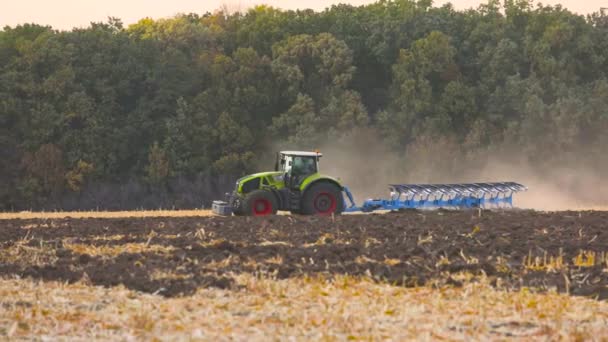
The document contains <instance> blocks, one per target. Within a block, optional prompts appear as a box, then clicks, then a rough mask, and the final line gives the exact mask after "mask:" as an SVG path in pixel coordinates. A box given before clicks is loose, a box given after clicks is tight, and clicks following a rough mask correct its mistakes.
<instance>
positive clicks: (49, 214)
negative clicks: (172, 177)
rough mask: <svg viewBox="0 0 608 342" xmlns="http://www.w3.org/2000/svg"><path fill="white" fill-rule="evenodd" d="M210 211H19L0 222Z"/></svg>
mask: <svg viewBox="0 0 608 342" xmlns="http://www.w3.org/2000/svg"><path fill="white" fill-rule="evenodd" d="M212 215H213V213H212V212H211V210H202V209H201V210H141V211H137V210H133V211H38V212H37V211H20V212H14V213H11V212H5V213H0V220H11V219H24V220H26V219H61V218H136V217H140V218H142V217H205V216H212Z"/></svg>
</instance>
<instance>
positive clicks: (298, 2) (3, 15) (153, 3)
mask: <svg viewBox="0 0 608 342" xmlns="http://www.w3.org/2000/svg"><path fill="white" fill-rule="evenodd" d="M372 2H375V0H307V1H302V0H170V1H166V0H0V28H2V27H4V26H6V25H9V26H15V25H18V24H23V23H32V22H33V23H37V24H42V25H51V26H53V27H54V28H56V29H71V28H72V27H75V26H76V27H86V26H88V25H89V23H90V22H91V21H95V22H99V21H106V19H107V17H109V16H112V17H118V18H121V19H122V21H123V22H124V23H125V24H132V23H134V22H136V21H137V20H139V19H141V18H144V17H151V18H155V19H156V18H163V17H170V16H173V15H175V14H178V13H190V12H194V13H199V14H202V13H205V12H207V11H211V12H212V11H214V10H215V9H218V8H220V7H221V6H222V5H226V6H228V8H229V9H231V10H235V9H239V8H240V9H242V10H245V9H247V8H249V7H250V6H252V5H256V4H260V3H264V4H268V5H271V6H274V7H280V8H286V9H296V8H313V9H315V10H322V9H324V8H326V7H328V6H331V5H332V4H337V3H350V4H353V5H362V4H368V3H372ZM446 2H452V3H453V4H454V6H455V7H456V8H458V9H465V8H470V7H477V6H478V5H479V4H480V3H482V2H486V1H484V0H451V1H449V0H435V1H434V3H435V5H436V6H440V5H443V4H444V3H446ZM536 2H538V1H536V0H535V3H536ZM541 2H542V3H544V4H552V5H555V4H562V6H564V7H566V8H568V9H570V10H571V11H573V12H578V13H582V14H586V13H590V12H595V11H598V10H599V9H600V7H608V0H541Z"/></svg>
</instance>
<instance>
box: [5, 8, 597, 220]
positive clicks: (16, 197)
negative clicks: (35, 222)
mask: <svg viewBox="0 0 608 342" xmlns="http://www.w3.org/2000/svg"><path fill="white" fill-rule="evenodd" d="M606 108H608V17H606V16H605V15H604V14H603V13H595V14H592V15H589V16H587V17H583V16H581V15H576V14H573V13H571V12H569V11H568V10H567V9H565V8H562V7H560V6H555V7H553V6H544V5H532V3H531V1H528V0H505V1H502V2H501V1H498V0H489V1H488V2H487V3H485V4H483V5H481V6H480V7H479V8H477V9H475V10H466V11H457V10H455V9H454V8H453V7H452V6H451V5H450V4H448V5H445V6H442V7H433V6H432V1H431V0H418V1H416V0H381V1H378V2H376V3H374V4H370V5H366V6H358V7H355V6H350V5H336V6H332V7H331V8H328V9H326V10H325V11H322V12H314V11H311V10H303V11H283V10H279V9H276V8H272V7H269V6H257V7H254V8H252V9H250V10H248V11H246V12H244V13H225V12H222V11H221V10H218V11H217V12H214V13H205V14H186V15H178V16H176V17H173V18H168V19H159V20H153V19H149V18H145V19H142V20H140V21H139V22H137V23H135V24H133V25H129V26H127V27H125V26H124V25H123V24H122V22H121V21H120V20H119V19H116V18H109V19H108V21H107V22H104V23H92V24H91V25H90V26H89V27H87V28H75V29H73V30H71V31H58V30H54V29H53V28H51V27H46V26H40V25H36V24H25V25H20V26H17V27H5V28H3V29H2V30H1V31H0V146H2V148H0V209H2V210H19V209H28V208H47V209H52V208H60V207H63V208H64V209H70V208H81V209H83V208H85V207H88V208H90V207H100V208H113V207H115V206H120V207H123V208H124V207H145V206H147V207H150V206H178V207H194V206H200V205H201V204H203V203H206V204H208V203H209V201H210V200H211V199H212V197H213V196H217V195H219V194H221V193H222V191H224V190H226V188H227V187H230V186H231V185H233V177H235V176H239V175H243V174H245V173H249V172H252V171H256V168H257V167H258V166H259V163H258V160H260V159H264V158H267V156H264V154H269V152H270V151H272V150H274V149H276V148H277V142H284V143H285V144H286V145H290V146H294V147H297V148H303V149H306V148H314V147H316V146H320V145H321V144H323V143H328V142H332V141H337V140H339V139H341V138H342V137H344V136H346V135H348V134H350V133H352V132H353V131H354V130H357V129H362V128H364V129H373V130H375V131H377V132H378V135H379V136H381V137H382V141H381V142H382V143H383V144H385V145H386V146H388V147H390V148H391V149H393V150H394V151H396V153H399V154H401V155H402V156H403V157H404V158H406V159H407V158H416V157H417V156H419V155H420V153H423V152H424V151H435V150H440V148H437V146H443V144H446V141H447V142H449V144H450V145H451V146H456V148H457V149H458V150H459V151H460V152H462V153H464V154H465V155H467V156H469V157H471V158H472V159H471V160H474V159H475V158H483V156H484V155H485V153H487V151H488V150H493V151H499V152H497V153H500V151H505V149H506V148H510V149H513V150H516V151H518V153H520V154H521V155H522V156H523V157H525V158H528V159H530V160H534V162H535V165H537V166H538V167H539V168H542V167H550V166H551V165H555V163H558V162H563V160H566V159H567V160H569V161H573V162H576V161H581V160H585V161H592V163H596V164H595V165H601V163H604V162H606V161H608V157H607V154H606V153H605V151H604V150H603V148H605V147H606V146H607V143H608V134H607V132H608V130H607V129H608V110H607V109H606ZM433 144H437V146H429V145H433ZM421 151H422V152H421ZM450 151H451V150H450ZM580 151H585V153H584V154H581V153H580ZM428 153H431V152H428Z"/></svg>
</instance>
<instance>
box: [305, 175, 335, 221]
mask: <svg viewBox="0 0 608 342" xmlns="http://www.w3.org/2000/svg"><path fill="white" fill-rule="evenodd" d="M343 210H344V198H343V197H342V190H341V189H340V188H338V187H337V186H336V185H334V184H331V183H327V182H321V183H317V184H313V185H311V187H310V188H309V189H308V190H306V192H305V193H304V197H302V202H301V213H302V214H304V215H331V214H340V213H342V211H343Z"/></svg>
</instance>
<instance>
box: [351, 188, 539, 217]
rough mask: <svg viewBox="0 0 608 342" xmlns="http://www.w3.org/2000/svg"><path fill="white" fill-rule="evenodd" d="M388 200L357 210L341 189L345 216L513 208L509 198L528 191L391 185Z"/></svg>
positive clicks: (379, 200) (520, 189) (371, 202)
mask: <svg viewBox="0 0 608 342" xmlns="http://www.w3.org/2000/svg"><path fill="white" fill-rule="evenodd" d="M389 189H390V192H391V198H390V199H389V200H382V199H370V200H367V201H365V202H364V203H363V205H362V206H361V207H357V206H355V204H354V201H352V195H351V194H350V191H349V190H348V189H347V188H345V190H344V191H345V193H346V194H347V197H348V198H349V199H351V201H350V202H351V206H350V207H348V208H346V209H345V211H346V212H356V211H363V212H370V211H375V210H399V209H425V208H455V209H462V208H501V207H512V206H513V195H514V194H515V193H518V192H521V191H526V190H528V188H527V187H525V186H524V185H522V184H519V183H514V182H502V183H470V184H391V185H389Z"/></svg>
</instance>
